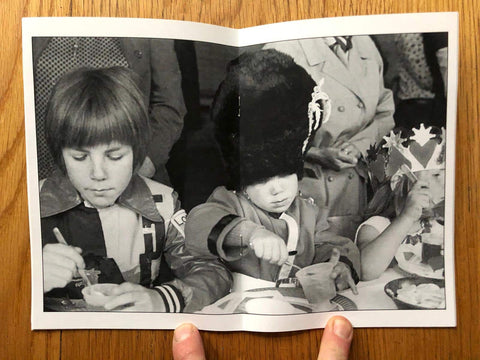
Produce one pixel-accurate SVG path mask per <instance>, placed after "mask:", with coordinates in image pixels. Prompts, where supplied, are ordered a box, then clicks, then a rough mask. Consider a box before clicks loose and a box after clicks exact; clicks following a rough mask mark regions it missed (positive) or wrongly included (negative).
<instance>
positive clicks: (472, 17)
mask: <svg viewBox="0 0 480 360" xmlns="http://www.w3.org/2000/svg"><path fill="white" fill-rule="evenodd" d="M137 4H139V5H137ZM478 5H479V4H478V1H476V0H443V1H442V0H438V1H435V0H422V1H420V0H403V1H398V0H345V1H338V0H315V1H313V0H289V1H285V0H261V1H258V0H245V1H234V0H210V1H201V0H188V1H186V0H184V1H181V0H175V1H167V0H165V1H162V0H139V1H132V0H108V1H106V0H104V1H101V0H76V1H74V0H1V1H0V27H1V34H2V54H1V55H0V99H1V100H0V189H1V190H0V199H1V200H0V236H1V240H0V254H1V255H2V260H1V261H0V358H1V359H134V358H138V359H169V358H171V350H170V344H171V340H172V332H170V331H87V330H81V331H35V332H32V331H30V251H29V232H28V213H27V191H26V170H25V137H24V124H23V89H22V59H21V54H22V51H21V18H22V17H24V16H115V17H141V18H164V19H177V20H190V21H199V22H206V23H211V24H216V25H223V26H230V27H236V28H240V27H247V26H254V25H261V24H266V23H272V22H279V21H288V20H298V19H306V18H316V17H333V16H345V15H366V14H381V13H403V12H428V11H458V12H459V13H460V62H459V64H460V76H459V96H458V127H457V157H456V160H457V171H456V226H455V232H456V238H455V250H456V271H457V282H456V284H457V304H458V326H457V328H452V329H358V330H356V332H355V336H354V343H353V348H352V352H351V358H352V359H480V331H479V330H480V324H479V318H480V317H479V310H480V309H479V307H480V301H479V298H480V288H479V285H480V278H479V275H478V274H479V269H480V239H479V230H480V229H479V225H480V212H479V211H480V209H479V205H480V181H479V176H480V146H479V140H480V139H479V136H480V120H479V106H478V97H479V83H480V76H479V72H478V69H477V67H478V60H477V59H478V58H479V57H480V41H479V38H480V37H479V32H480V29H479V24H480V16H479V14H480V12H479V10H478ZM321 334H322V331H320V330H315V331H303V332H295V333H283V334H255V333H242V332H240V333H215V332H210V333H204V340H205V346H206V351H207V355H208V358H209V359H277V358H278V359H316V354H317V349H318V344H319V340H320V337H321Z"/></svg>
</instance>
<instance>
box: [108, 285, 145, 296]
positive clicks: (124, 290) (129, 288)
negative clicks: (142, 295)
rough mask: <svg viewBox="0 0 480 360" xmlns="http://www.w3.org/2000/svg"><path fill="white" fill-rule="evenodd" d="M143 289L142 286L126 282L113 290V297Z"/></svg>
mask: <svg viewBox="0 0 480 360" xmlns="http://www.w3.org/2000/svg"><path fill="white" fill-rule="evenodd" d="M140 289H143V286H142V285H138V284H134V283H131V282H124V283H121V284H120V285H118V286H117V287H115V288H113V290H112V295H120V294H124V293H127V292H131V291H138V290H140Z"/></svg>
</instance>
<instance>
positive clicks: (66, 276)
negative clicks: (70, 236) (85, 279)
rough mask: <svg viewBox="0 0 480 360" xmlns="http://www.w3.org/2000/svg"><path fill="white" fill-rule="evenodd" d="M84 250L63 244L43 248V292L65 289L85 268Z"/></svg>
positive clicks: (48, 245)
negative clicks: (80, 270)
mask: <svg viewBox="0 0 480 360" xmlns="http://www.w3.org/2000/svg"><path fill="white" fill-rule="evenodd" d="M81 253H82V249H80V248H78V247H73V246H69V245H63V244H47V245H45V246H44V247H43V292H44V293H45V292H48V291H50V290H52V289H54V288H63V287H65V286H66V285H67V284H68V283H69V282H70V281H72V279H73V278H74V277H75V276H77V274H78V269H84V268H85V262H84V261H83V258H82V256H81V255H80V254H81Z"/></svg>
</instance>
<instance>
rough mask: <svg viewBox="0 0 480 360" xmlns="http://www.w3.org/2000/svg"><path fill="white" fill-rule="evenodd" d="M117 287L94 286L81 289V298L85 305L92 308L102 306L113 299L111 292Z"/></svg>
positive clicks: (108, 285) (113, 285) (106, 285)
mask: <svg viewBox="0 0 480 360" xmlns="http://www.w3.org/2000/svg"><path fill="white" fill-rule="evenodd" d="M116 287H118V285H117V284H95V285H92V286H86V287H84V288H83V289H82V294H83V298H84V299H85V301H86V302H87V304H89V305H92V306H103V305H105V304H106V303H107V302H108V301H110V300H111V299H113V298H114V297H115V296H116V295H115V296H112V295H111V294H112V291H113V289H115V288H116Z"/></svg>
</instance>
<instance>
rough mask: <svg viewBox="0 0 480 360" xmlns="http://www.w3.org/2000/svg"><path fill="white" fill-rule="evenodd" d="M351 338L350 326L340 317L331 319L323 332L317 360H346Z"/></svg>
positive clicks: (351, 329) (351, 330)
mask: <svg viewBox="0 0 480 360" xmlns="http://www.w3.org/2000/svg"><path fill="white" fill-rule="evenodd" d="M352 337H353V328H352V324H350V322H349V321H348V320H347V319H345V318H344V317H342V316H334V317H332V318H331V319H330V320H328V323H327V326H325V330H324V331H323V335H322V342H321V343H320V351H319V353H318V359H317V360H347V359H348V353H349V351H350V344H351V343H352Z"/></svg>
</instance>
